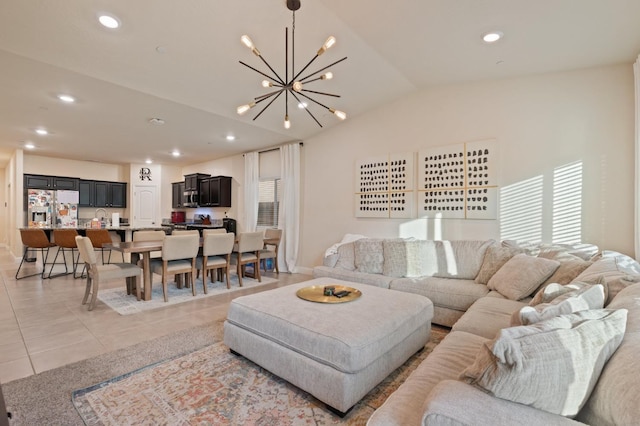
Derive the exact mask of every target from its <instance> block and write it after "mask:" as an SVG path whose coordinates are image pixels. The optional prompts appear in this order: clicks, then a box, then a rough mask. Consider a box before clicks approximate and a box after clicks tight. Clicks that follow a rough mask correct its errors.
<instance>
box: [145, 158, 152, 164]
mask: <svg viewBox="0 0 640 426" xmlns="http://www.w3.org/2000/svg"><path fill="white" fill-rule="evenodd" d="M145 163H147V164H151V163H153V161H152V160H151V159H148V160H146V161H145Z"/></svg>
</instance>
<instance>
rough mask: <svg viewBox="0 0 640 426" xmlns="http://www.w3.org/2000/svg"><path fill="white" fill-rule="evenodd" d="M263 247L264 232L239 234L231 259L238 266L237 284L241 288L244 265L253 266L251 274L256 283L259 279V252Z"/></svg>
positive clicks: (260, 280)
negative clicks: (252, 273)
mask: <svg viewBox="0 0 640 426" xmlns="http://www.w3.org/2000/svg"><path fill="white" fill-rule="evenodd" d="M262 247H264V231H257V232H240V233H239V234H238V243H237V244H235V246H234V247H233V259H234V260H235V262H236V265H237V266H238V284H239V285H240V287H242V277H243V276H244V274H245V271H246V265H249V264H253V272H254V275H255V278H256V279H257V280H258V282H262V279H261V277H260V250H262Z"/></svg>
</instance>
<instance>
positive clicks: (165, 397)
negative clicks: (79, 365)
mask: <svg viewBox="0 0 640 426" xmlns="http://www.w3.org/2000/svg"><path fill="white" fill-rule="evenodd" d="M447 333H448V329H446V328H443V327H438V326H432V329H431V338H430V339H429V342H428V343H427V345H426V347H425V350H423V351H421V352H419V353H417V354H415V355H414V356H412V357H411V358H410V359H409V360H408V361H407V362H406V363H404V365H402V366H401V367H400V368H398V369H397V370H396V371H394V372H393V373H392V374H391V375H389V376H388V377H387V378H386V379H385V380H384V381H383V382H381V383H380V384H379V385H378V386H377V387H376V388H374V389H373V390H372V391H371V392H369V394H367V395H366V396H365V398H363V399H362V400H361V401H360V402H359V403H358V404H356V406H355V407H354V408H353V409H352V410H351V411H350V412H349V413H348V414H347V415H346V416H345V417H344V418H342V419H341V418H339V417H337V416H336V415H334V414H332V413H331V412H330V411H328V410H327V409H326V407H325V405H324V404H323V403H322V402H320V401H318V400H317V399H315V398H314V397H313V396H311V395H309V394H308V393H306V392H304V391H302V390H300V389H298V388H296V387H295V386H292V385H290V384H289V383H287V382H286V381H284V380H282V379H280V378H279V377H277V376H274V375H272V374H271V373H269V372H268V371H266V370H264V369H263V368H261V367H259V366H258V365H256V364H254V363H252V362H251V361H249V360H247V359H245V358H243V357H239V356H236V355H233V354H231V353H230V352H229V349H228V348H227V347H226V346H225V345H224V344H223V343H221V342H220V343H215V344H213V345H211V346H208V347H206V348H203V349H201V350H198V351H195V352H192V353H190V354H187V355H184V356H181V357H178V358H174V359H171V360H168V361H164V362H161V363H158V364H154V365H150V366H148V367H144V368H142V369H140V370H137V371H133V372H131V373H128V374H125V375H123V376H119V377H116V378H114V379H111V380H108V381H106V382H103V383H99V384H97V385H94V386H91V387H89V388H86V389H81V390H76V391H74V392H73V395H72V399H73V404H74V406H75V407H76V409H77V410H78V413H79V414H80V416H81V417H82V419H83V421H84V422H85V424H86V425H134V424H135V425H142V424H144V425H194V424H203V425H205V424H206V425H278V426H281V425H317V424H348V425H364V424H365V423H366V422H367V419H368V418H369V417H370V416H371V414H372V413H373V411H374V410H375V409H376V408H378V407H379V406H380V405H382V403H383V402H384V401H385V400H386V399H387V397H388V396H389V395H390V394H391V393H392V392H393V391H394V390H395V389H396V388H397V387H398V386H399V385H400V384H401V383H402V382H403V381H404V380H405V379H406V378H407V377H408V376H409V374H410V373H411V372H412V371H413V370H414V369H415V368H416V367H417V366H418V365H419V364H420V362H422V360H423V359H424V358H425V357H426V356H427V355H429V354H430V353H431V351H432V350H433V348H434V347H435V346H436V345H437V344H438V343H439V342H440V341H441V340H442V339H443V338H444V336H446V334H447Z"/></svg>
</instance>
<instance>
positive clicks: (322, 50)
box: [318, 36, 336, 56]
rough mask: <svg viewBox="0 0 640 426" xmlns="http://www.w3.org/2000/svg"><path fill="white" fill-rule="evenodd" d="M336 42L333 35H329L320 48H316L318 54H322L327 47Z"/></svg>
mask: <svg viewBox="0 0 640 426" xmlns="http://www.w3.org/2000/svg"><path fill="white" fill-rule="evenodd" d="M334 44H336V38H335V37H334V36H329V38H328V39H327V41H325V42H324V44H323V45H322V47H321V48H320V50H318V56H320V55H322V54H323V53H324V52H325V51H326V50H327V49H329V48H330V47H331V46H333V45H334Z"/></svg>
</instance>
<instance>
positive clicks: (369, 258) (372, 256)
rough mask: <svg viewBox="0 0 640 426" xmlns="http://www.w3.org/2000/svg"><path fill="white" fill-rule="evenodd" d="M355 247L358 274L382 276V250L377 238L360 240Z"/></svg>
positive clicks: (380, 242) (379, 240)
mask: <svg viewBox="0 0 640 426" xmlns="http://www.w3.org/2000/svg"><path fill="white" fill-rule="evenodd" d="M353 244H354V245H355V257H356V260H355V264H356V270H357V271H358V272H365V273H368V274H382V268H383V266H384V248H383V245H382V240H381V239H378V238H362V239H359V240H357V241H355V242H354V243H353Z"/></svg>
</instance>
